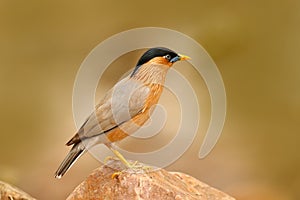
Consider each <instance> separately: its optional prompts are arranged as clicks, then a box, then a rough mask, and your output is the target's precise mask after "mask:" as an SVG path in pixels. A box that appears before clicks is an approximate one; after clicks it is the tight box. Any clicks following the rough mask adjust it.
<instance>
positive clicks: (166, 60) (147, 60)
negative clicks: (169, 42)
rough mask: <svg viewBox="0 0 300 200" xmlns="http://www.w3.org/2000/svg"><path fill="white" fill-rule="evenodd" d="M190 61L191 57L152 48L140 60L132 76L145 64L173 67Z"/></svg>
mask: <svg viewBox="0 0 300 200" xmlns="http://www.w3.org/2000/svg"><path fill="white" fill-rule="evenodd" d="M188 59H190V57H188V56H185V55H180V54H177V53H176V52H174V51H172V50H170V49H168V48H165V47H155V48H151V49H149V50H148V51H146V52H145V53H144V54H143V55H142V57H141V58H140V59H139V61H138V63H137V65H136V67H135V69H134V71H133V72H132V74H131V76H133V75H134V74H135V73H137V72H138V70H139V69H140V68H141V66H143V65H145V64H160V65H166V66H168V67H171V66H172V65H173V64H174V63H175V62H177V61H181V60H188Z"/></svg>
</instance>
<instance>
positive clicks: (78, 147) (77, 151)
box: [55, 143, 85, 179]
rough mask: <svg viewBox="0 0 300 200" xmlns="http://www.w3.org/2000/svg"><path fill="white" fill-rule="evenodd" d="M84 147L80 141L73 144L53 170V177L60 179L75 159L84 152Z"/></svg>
mask: <svg viewBox="0 0 300 200" xmlns="http://www.w3.org/2000/svg"><path fill="white" fill-rule="evenodd" d="M84 151H85V148H84V145H82V144H81V143H77V144H74V146H73V147H72V149H71V150H70V152H69V153H68V155H67V156H66V157H65V159H64V160H63V162H62V163H61V164H60V166H59V167H58V169H57V171H56V172H55V178H57V179H60V178H61V177H62V176H63V175H64V174H65V173H66V172H67V171H68V170H69V169H70V167H71V166H72V165H73V164H74V163H75V161H76V160H77V159H78V158H79V157H80V156H81V155H82V154H83V153H84Z"/></svg>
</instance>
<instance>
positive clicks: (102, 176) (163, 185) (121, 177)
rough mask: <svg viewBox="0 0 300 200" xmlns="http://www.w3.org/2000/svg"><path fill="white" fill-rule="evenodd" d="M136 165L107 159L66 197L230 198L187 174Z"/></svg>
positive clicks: (126, 199)
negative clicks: (146, 168)
mask: <svg viewBox="0 0 300 200" xmlns="http://www.w3.org/2000/svg"><path fill="white" fill-rule="evenodd" d="M139 165H140V166H137V169H135V170H132V169H124V167H123V165H122V163H120V161H117V160H112V161H109V163H108V164H107V165H104V166H102V167H100V168H98V169H96V170H94V172H92V174H90V175H89V176H88V177H87V178H86V180H85V181H83V182H82V183H81V184H80V185H78V186H77V187H76V188H75V190H74V191H73V192H72V193H71V194H70V195H69V197H68V198H67V200H83V199H85V200H87V199H90V200H96V199H105V200H108V199H120V200H121V199H122V200H129V199H164V200H168V199H176V200H177V199H178V200H182V199H189V200H196V199H203V200H219V199H220V200H221V199H222V200H233V199H234V198H233V197H230V196H229V195H227V194H225V193H224V192H221V191H219V190H217V189H215V188H212V187H210V186H208V185H206V184H204V183H202V182H200V181H199V180H197V179H195V178H193V177H191V176H189V175H186V174H183V173H180V172H168V171H166V170H163V169H157V170H144V168H145V166H143V165H142V164H139ZM120 171H122V172H121V173H120V174H118V175H116V176H115V177H114V178H112V175H113V174H114V173H116V172H120Z"/></svg>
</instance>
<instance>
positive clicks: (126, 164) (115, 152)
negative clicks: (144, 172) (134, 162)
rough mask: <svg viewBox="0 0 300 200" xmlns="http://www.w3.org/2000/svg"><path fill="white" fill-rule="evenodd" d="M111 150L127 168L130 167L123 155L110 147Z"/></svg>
mask: <svg viewBox="0 0 300 200" xmlns="http://www.w3.org/2000/svg"><path fill="white" fill-rule="evenodd" d="M111 150H112V152H113V153H114V154H115V155H116V156H117V157H118V158H119V159H120V161H121V162H122V163H123V164H124V165H125V166H126V167H128V168H131V167H132V166H131V164H130V163H129V162H128V161H127V160H126V159H125V158H124V156H123V155H122V154H121V153H120V152H119V151H117V150H115V149H112V148H111Z"/></svg>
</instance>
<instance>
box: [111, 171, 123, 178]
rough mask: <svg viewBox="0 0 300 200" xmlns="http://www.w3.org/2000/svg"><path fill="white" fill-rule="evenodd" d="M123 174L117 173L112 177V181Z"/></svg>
mask: <svg viewBox="0 0 300 200" xmlns="http://www.w3.org/2000/svg"><path fill="white" fill-rule="evenodd" d="M121 174H122V172H115V173H113V174H112V175H111V178H112V179H115V178H118V177H119V176H120V175H121Z"/></svg>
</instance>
